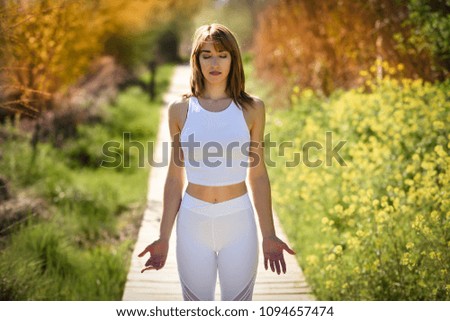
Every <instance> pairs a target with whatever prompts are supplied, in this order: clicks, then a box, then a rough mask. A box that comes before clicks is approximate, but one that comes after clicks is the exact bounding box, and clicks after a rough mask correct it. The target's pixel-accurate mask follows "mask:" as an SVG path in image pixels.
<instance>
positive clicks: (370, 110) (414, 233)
mask: <svg viewBox="0 0 450 321" xmlns="http://www.w3.org/2000/svg"><path fill="white" fill-rule="evenodd" d="M400 69H401V66H400ZM363 74H364V75H366V76H367V74H368V73H367V72H363ZM366 87H367V88H370V90H371V92H369V93H368V92H366V91H365V90H364V89H363V88H359V89H355V90H350V91H348V92H338V93H334V94H333V95H332V96H331V97H329V99H326V100H325V99H323V98H320V97H318V96H316V95H315V94H314V93H313V92H312V91H304V92H299V90H298V89H296V90H295V91H296V92H295V91H294V93H293V97H292V100H293V106H292V109H291V110H288V111H278V112H275V113H274V114H273V115H272V117H269V118H268V120H269V125H268V132H270V134H271V135H272V139H273V138H275V140H276V141H278V142H281V141H283V140H288V141H293V143H294V146H295V148H293V149H290V150H288V151H286V154H285V156H284V157H282V156H280V155H278V154H277V153H276V151H274V150H271V157H272V159H274V160H276V161H277V162H278V163H277V166H275V167H270V175H271V176H272V184H273V195H274V202H275V203H276V206H277V209H278V213H279V214H280V217H281V220H282V223H283V226H285V228H286V230H287V233H288V235H289V237H290V239H291V240H293V241H294V244H295V247H296V248H297V250H299V252H300V253H301V255H300V262H301V265H302V266H303V269H304V272H305V275H306V276H307V279H308V281H309V282H310V284H311V285H312V287H313V289H314V291H315V294H316V295H317V297H318V299H321V300H449V299H450V283H449V271H448V267H449V266H450V254H449V253H450V252H449V246H450V238H449V235H450V234H449V228H450V221H449V220H450V214H449V213H450V201H449V199H450V197H449V192H450V184H449V180H450V170H449V168H450V156H449V149H450V143H449V140H450V129H449V127H448V126H447V125H446V124H448V122H449V121H450V103H449V97H448V93H449V92H450V81H446V82H444V83H436V84H430V83H427V82H423V81H421V80H410V79H402V80H393V79H390V78H389V77H386V78H385V79H383V80H379V81H376V80H374V79H370V78H369V79H367V81H366ZM326 132H331V133H332V139H333V143H332V146H333V147H334V146H336V145H337V144H338V142H339V141H345V144H344V145H343V147H342V148H341V150H340V151H339V154H340V155H341V156H342V158H343V160H344V161H345V164H346V166H342V165H340V164H339V163H338V162H336V160H334V161H333V163H332V166H327V165H326V163H325V153H324V152H325V146H326V141H325V137H326ZM309 141H316V142H319V143H320V144H322V146H323V147H324V148H323V149H322V150H314V153H311V154H310V155H309V156H310V159H312V160H315V159H317V158H318V159H320V160H323V161H324V162H323V163H322V164H321V165H320V166H317V167H308V166H305V164H304V163H301V164H300V165H298V166H295V167H288V166H285V165H284V164H285V162H286V161H287V160H292V159H293V157H294V153H295V152H299V151H300V152H302V150H301V146H302V145H304V144H305V143H306V142H309ZM302 156H304V155H302Z"/></svg>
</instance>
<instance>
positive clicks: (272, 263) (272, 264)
mask: <svg viewBox="0 0 450 321" xmlns="http://www.w3.org/2000/svg"><path fill="white" fill-rule="evenodd" d="M270 269H271V270H272V272H275V262H274V261H273V260H270Z"/></svg>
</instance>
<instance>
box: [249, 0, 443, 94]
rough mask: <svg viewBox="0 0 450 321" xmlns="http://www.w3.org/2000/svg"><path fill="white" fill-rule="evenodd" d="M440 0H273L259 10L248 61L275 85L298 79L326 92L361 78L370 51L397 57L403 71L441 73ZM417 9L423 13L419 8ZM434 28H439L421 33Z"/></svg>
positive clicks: (417, 74) (373, 56)
mask: <svg viewBox="0 0 450 321" xmlns="http://www.w3.org/2000/svg"><path fill="white" fill-rule="evenodd" d="M432 2H433V3H439V5H435V6H432V5H430V4H431V3H432ZM444 2H445V0H442V1H439V0H435V1H433V0H428V1H427V0H408V1H400V0H368V1H363V0H357V1H349V0H343V1H333V0H323V1H313V0H280V1H278V2H277V3H275V4H273V5H271V6H269V7H268V8H267V9H266V10H265V11H264V12H263V13H262V14H261V15H260V17H259V18H260V21H259V27H258V30H257V31H256V33H255V43H254V52H255V56H256V57H255V65H256V67H257V70H258V71H259V73H260V74H261V75H262V76H263V77H267V78H268V79H271V80H273V81H274V83H275V84H276V85H277V86H278V87H283V86H284V87H288V88H292V86H294V85H299V86H301V87H310V88H313V89H316V90H318V91H321V92H323V93H325V94H329V93H331V92H332V91H333V90H335V89H336V88H349V87H353V86H356V85H360V84H361V83H362V82H363V81H364V79H363V78H362V77H360V76H359V72H360V71H361V70H364V69H367V70H368V69H369V68H370V67H371V66H372V65H373V64H374V62H375V60H376V59H378V61H381V60H387V61H389V63H390V64H394V65H397V64H400V63H401V64H402V65H403V66H404V70H403V73H404V75H406V76H410V77H421V78H424V79H427V80H433V79H443V78H445V77H446V76H447V73H448V65H447V64H448V50H447V49H448V45H447V44H448V37H447V38H445V34H447V33H448V30H449V29H448V28H447V29H445V26H447V25H448V23H449V15H448V9H449V6H448V4H447V3H445V4H444ZM424 10H425V11H426V12H428V14H425V15H424V14H422V13H419V12H423V11H424ZM427 10H428V11H427ZM417 17H420V18H417ZM433 21H434V22H433ZM444 29H445V30H446V31H445V32H444ZM438 31H440V32H438ZM433 32H438V33H439V34H442V36H441V35H439V36H434V37H428V36H427V34H432V33H433ZM418 35H420V36H418ZM405 39H406V40H405ZM446 57H447V58H446ZM446 61H447V62H446ZM379 65H380V66H381V64H379ZM382 72H383V70H382V68H379V70H378V73H379V76H382Z"/></svg>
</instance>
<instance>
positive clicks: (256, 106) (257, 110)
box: [248, 95, 265, 117]
mask: <svg viewBox="0 0 450 321" xmlns="http://www.w3.org/2000/svg"><path fill="white" fill-rule="evenodd" d="M250 97H252V99H253V101H252V102H251V103H249V107H250V108H249V109H248V110H249V112H250V113H251V114H252V115H253V116H254V117H258V116H259V117H261V116H262V115H264V114H265V105H264V101H263V100H262V99H261V98H259V97H257V96H253V95H251V96H250Z"/></svg>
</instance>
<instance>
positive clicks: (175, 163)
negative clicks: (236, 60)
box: [139, 102, 184, 272]
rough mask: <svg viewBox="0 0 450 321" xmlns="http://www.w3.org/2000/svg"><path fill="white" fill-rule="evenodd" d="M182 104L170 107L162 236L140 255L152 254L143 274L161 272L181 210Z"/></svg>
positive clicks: (174, 104)
mask: <svg viewBox="0 0 450 321" xmlns="http://www.w3.org/2000/svg"><path fill="white" fill-rule="evenodd" d="M181 104H182V103H181V102H178V103H172V104H170V105H169V111H168V113H169V114H168V118H169V131H170V136H171V143H172V148H171V155H170V163H169V169H168V172H167V177H166V181H165V184H164V199H163V212H162V218H161V224H160V232H159V233H160V234H159V239H158V240H156V241H155V242H153V243H152V244H150V245H148V246H147V247H146V248H145V249H144V251H142V252H141V253H140V254H139V257H142V256H144V255H145V254H146V253H147V252H149V253H150V258H149V259H148V260H147V262H146V263H145V268H144V269H143V270H142V271H141V272H144V271H146V270H153V269H156V270H159V269H161V268H162V267H163V266H164V264H165V262H166V259H167V253H168V250H169V239H170V235H171V234H172V229H173V225H174V222H175V218H176V215H177V213H178V210H179V208H180V203H181V198H182V193H183V186H184V170H183V169H184V167H183V154H182V151H181V145H180V128H179V125H178V124H179V123H180V122H179V120H180V110H181V109H182V108H181Z"/></svg>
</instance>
